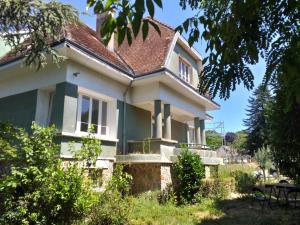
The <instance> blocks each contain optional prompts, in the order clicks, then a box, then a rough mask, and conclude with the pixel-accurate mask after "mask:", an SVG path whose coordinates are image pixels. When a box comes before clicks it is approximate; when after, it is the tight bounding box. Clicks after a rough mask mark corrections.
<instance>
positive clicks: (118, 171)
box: [108, 164, 132, 196]
mask: <svg viewBox="0 0 300 225" xmlns="http://www.w3.org/2000/svg"><path fill="white" fill-rule="evenodd" d="M123 169H124V167H123V165H120V164H118V165H117V166H116V167H115V169H114V174H113V177H112V179H111V181H110V182H109V185H108V189H110V190H116V191H118V192H120V193H121V194H122V196H125V195H128V194H129V192H130V189H131V184H132V176H131V175H130V174H128V173H125V172H124V171H123Z"/></svg>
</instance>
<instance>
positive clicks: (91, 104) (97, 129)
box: [77, 95, 108, 136]
mask: <svg viewBox="0 0 300 225" xmlns="http://www.w3.org/2000/svg"><path fill="white" fill-rule="evenodd" d="M107 109H108V107H107V102H106V101H102V100H99V99H95V98H91V97H89V96H85V95H79V110H78V112H79V121H78V122H79V123H78V127H77V130H78V131H79V132H88V131H89V129H91V128H92V127H93V132H94V133H96V134H98V135H103V136H106V135H108V126H107V124H108V123H107Z"/></svg>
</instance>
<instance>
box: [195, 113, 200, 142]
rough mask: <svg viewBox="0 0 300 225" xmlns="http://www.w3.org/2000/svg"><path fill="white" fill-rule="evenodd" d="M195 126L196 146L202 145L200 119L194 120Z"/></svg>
mask: <svg viewBox="0 0 300 225" xmlns="http://www.w3.org/2000/svg"><path fill="white" fill-rule="evenodd" d="M194 125H195V139H196V144H199V145H201V144H202V143H201V130H200V119H199V117H195V118H194Z"/></svg>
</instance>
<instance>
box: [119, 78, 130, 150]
mask: <svg viewBox="0 0 300 225" xmlns="http://www.w3.org/2000/svg"><path fill="white" fill-rule="evenodd" d="M132 83H133V80H131V81H130V83H129V85H128V86H127V88H126V90H125V92H124V93H123V133H122V140H123V143H122V153H123V155H125V153H126V148H125V146H126V108H127V107H126V105H127V94H128V91H129V89H130V88H131V86H132Z"/></svg>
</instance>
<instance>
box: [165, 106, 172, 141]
mask: <svg viewBox="0 0 300 225" xmlns="http://www.w3.org/2000/svg"><path fill="white" fill-rule="evenodd" d="M164 120H165V129H164V131H165V132H164V138H166V139H168V140H171V139H172V136H171V129H172V127H171V106H170V104H164Z"/></svg>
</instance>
